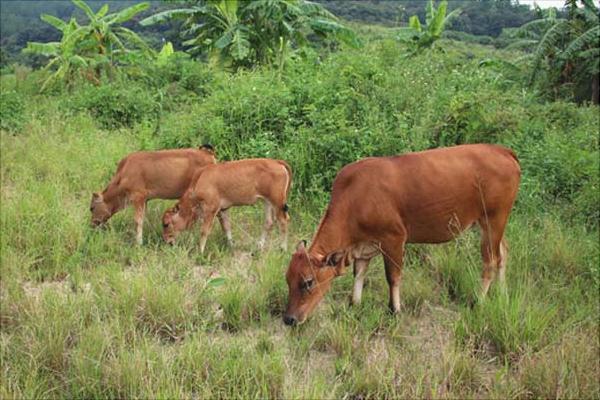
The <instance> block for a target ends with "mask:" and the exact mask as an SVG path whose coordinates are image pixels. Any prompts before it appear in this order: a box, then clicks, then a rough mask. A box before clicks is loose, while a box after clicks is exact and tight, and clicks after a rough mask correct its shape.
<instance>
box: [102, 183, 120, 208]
mask: <svg viewBox="0 0 600 400" xmlns="http://www.w3.org/2000/svg"><path fill="white" fill-rule="evenodd" d="M102 200H103V201H104V203H106V204H107V205H108V208H109V209H110V213H111V215H112V214H114V213H116V212H117V211H119V210H120V209H122V208H123V207H124V203H125V201H124V193H122V192H121V191H120V190H119V189H118V188H117V187H115V186H114V185H109V186H108V187H107V188H106V189H105V190H104V192H102Z"/></svg>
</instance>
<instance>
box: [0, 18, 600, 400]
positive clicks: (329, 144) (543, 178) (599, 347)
mask: <svg viewBox="0 0 600 400" xmlns="http://www.w3.org/2000/svg"><path fill="white" fill-rule="evenodd" d="M360 29H362V30H363V33H364V34H365V35H368V36H369V37H371V38H372V39H371V40H369V41H368V42H367V43H366V44H365V46H364V47H363V48H361V49H348V48H342V49H340V50H339V51H337V52H334V53H332V54H330V55H328V56H327V57H322V56H321V55H320V54H319V53H318V52H316V51H311V50H307V51H306V52H305V54H304V56H303V57H297V58H292V59H290V60H289V63H288V65H286V71H285V73H284V74H283V75H281V74H279V73H278V72H277V71H273V70H271V69H269V68H256V69H253V70H251V71H246V70H241V71H239V72H237V73H235V74H230V73H226V72H223V71H218V70H214V69H212V68H210V67H209V66H207V65H206V64H202V63H198V62H195V61H191V60H189V59H187V58H185V57H174V58H173V59H172V60H171V61H170V63H169V65H168V66H161V65H155V66H149V67H147V68H150V67H152V68H153V69H152V71H151V73H150V72H148V70H144V69H142V68H141V67H139V68H137V69H136V67H135V66H134V67H130V69H129V71H128V73H127V74H126V75H125V74H123V75H122V76H119V77H117V78H116V79H115V80H114V81H112V82H110V83H107V84H106V85H104V86H99V87H96V86H93V85H85V84H81V85H78V86H76V87H75V88H74V89H72V90H71V91H68V90H66V89H65V90H55V91H53V92H51V93H48V94H44V95H40V94H38V88H39V82H40V79H41V78H42V77H43V76H42V73H41V72H38V71H35V72H31V71H28V70H17V71H15V73H12V74H6V75H3V76H2V108H1V109H2V130H1V133H0V135H1V136H0V139H1V146H2V147H1V149H2V154H1V159H0V171H1V176H2V180H1V183H2V185H1V208H0V216H1V229H2V235H1V243H0V245H1V247H0V250H1V265H0V275H1V280H0V304H1V309H0V324H1V325H0V361H1V366H0V397H1V398H4V399H8V398H65V397H67V398H97V397H111V398H225V397H226V398H276V397H277V398H280V397H284V398H348V399H367V398H373V399H375V398H414V397H427V398H599V397H600V384H599V382H600V363H599V359H600V354H599V352H600V344H599V334H600V332H599V326H598V315H599V312H600V309H599V308H600V307H599V303H598V300H599V298H598V293H599V290H600V269H599V262H600V259H599V258H600V254H599V243H598V218H599V215H600V205H599V203H600V201H599V189H600V188H599V180H600V177H599V171H598V165H599V164H598V163H599V159H598V157H599V152H598V128H599V124H600V121H599V116H598V108H597V106H592V105H585V104H584V105H577V104H574V103H569V102H566V101H557V102H552V103H549V102H544V101H542V100H540V99H539V98H538V97H536V95H535V93H534V92H533V91H531V90H526V89H524V88H523V87H522V85H521V82H520V81H519V77H515V76H514V75H513V73H514V71H510V70H508V71H507V70H501V69H498V68H494V67H488V66H485V65H481V63H480V62H481V60H484V59H488V60H489V59H495V60H510V59H514V58H516V57H518V56H519V54H516V53H511V52H505V51H500V50H494V49H492V48H489V47H485V46H479V45H474V44H468V45H466V44H463V43H460V42H454V41H449V40H445V41H443V48H444V49H445V50H444V51H431V52H425V53H420V54H413V55H411V56H410V57H407V56H406V54H407V51H406V48H405V47H404V45H402V44H400V43H398V42H397V41H395V40H393V39H391V38H390V36H389V34H388V31H387V30H386V29H384V28H369V27H363V28H360ZM205 142H210V143H212V144H213V145H214V146H215V147H216V151H217V156H218V158H219V159H221V160H228V159H238V158H249V157H273V158H281V159H285V160H287V161H288V162H289V163H290V164H291V166H292V168H293V170H294V182H293V188H292V195H291V201H290V210H291V211H290V214H291V218H292V219H291V225H290V228H291V235H290V248H292V249H293V248H294V245H295V243H296V242H297V241H298V240H300V239H309V240H310V238H311V236H312V234H313V233H314V231H315V229H316V227H317V224H318V221H319V218H320V216H321V215H322V212H323V211H324V208H325V206H326V204H327V201H328V193H329V189H330V185H331V182H332V180H333V178H334V176H335V174H336V173H337V171H338V170H339V169H340V168H341V167H342V166H343V165H345V164H346V163H349V162H352V161H354V160H357V159H360V158H362V157H366V156H381V155H389V154H399V153H404V152H408V151H415V150H422V149H426V148H431V147H438V146H449V145H453V144H458V143H473V142H491V143H501V144H504V145H507V146H509V147H511V148H512V149H514V150H515V152H516V153H517V154H518V156H519V159H520V162H521V167H522V171H523V175H522V183H521V188H520V193H519V197H518V200H517V204H516V205H515V209H514V211H513V214H512V216H511V219H510V222H509V225H508V231H507V239H508V243H509V261H508V267H507V291H506V292H502V291H501V290H499V289H498V288H497V287H496V286H494V285H493V286H492V290H491V293H490V296H489V297H488V298H487V299H486V300H485V301H481V302H479V301H477V296H476V294H477V292H478V290H479V279H480V274H481V262H480V256H479V239H478V235H479V234H478V232H476V231H470V232H467V233H466V234H465V235H463V236H461V237H460V238H458V239H457V240H456V241H454V242H451V243H448V244H445V245H436V246H433V245H430V246H425V245H414V246H409V248H408V251H407V257H406V261H405V267H404V271H405V272H404V276H403V283H402V289H401V302H402V308H403V311H402V313H401V314H400V315H398V316H392V315H390V314H389V312H388V309H387V284H386V282H385V276H384V272H383V265H382V261H381V260H380V259H378V260H377V261H376V262H375V263H374V264H372V266H371V268H370V269H369V271H368V274H367V279H366V283H365V290H364V294H363V303H362V304H361V305H360V306H357V307H351V306H349V298H350V294H351V288H352V281H353V279H352V276H351V273H347V274H346V275H345V276H343V277H342V278H339V279H338V280H337V281H336V282H335V283H334V284H333V288H332V290H331V291H330V293H329V294H328V295H327V296H326V298H325V300H324V301H323V303H322V304H321V305H320V306H319V308H318V310H317V311H316V312H315V313H314V315H313V316H312V317H311V318H310V319H309V320H308V321H307V322H306V323H305V324H303V325H301V326H299V327H297V328H294V329H290V328H288V327H286V326H284V324H283V323H282V321H281V318H282V312H283V311H284V309H285V304H286V301H287V286H286V282H285V278H284V274H285V270H286V267H287V264H288V262H289V259H290V254H291V253H290V252H283V251H281V250H279V249H278V246H277V244H278V241H277V239H278V237H277V232H274V233H273V234H272V236H271V241H270V244H269V246H268V247H267V250H265V251H264V252H262V253H261V252H258V251H257V247H256V239H257V237H258V232H260V229H261V224H262V210H261V207H258V206H257V207H254V208H251V207H247V208H239V209H233V210H232V212H231V220H232V224H233V235H234V240H235V241H236V247H235V249H234V250H233V251H231V250H229V249H228V248H227V246H226V241H225V237H224V235H223V233H222V232H221V230H220V228H215V229H214V231H213V233H212V234H211V236H210V237H209V241H208V246H207V250H206V253H205V254H204V255H203V256H201V255H200V254H199V252H198V232H197V230H193V231H190V232H188V233H186V234H185V235H184V236H183V237H182V238H181V240H179V241H178V243H177V244H176V245H175V246H174V247H169V246H166V245H164V244H163V243H162V239H161V236H160V229H161V226H160V216H161V215H162V212H163V211H164V210H165V209H166V208H167V207H168V206H169V205H170V204H172V202H167V201H158V200H155V201H152V202H150V203H149V207H148V213H147V221H146V225H145V232H144V234H145V237H144V240H145V243H144V245H143V246H136V245H135V244H134V243H135V239H134V223H133V217H132V210H131V209H128V210H126V211H124V212H121V213H119V214H117V215H116V216H114V217H113V218H112V220H111V221H110V222H109V226H108V228H107V229H106V230H101V231H95V230H92V229H91V228H90V226H89V210H88V207H89V201H90V197H91V193H92V192H93V191H98V190H101V189H102V188H103V187H104V186H105V185H106V184H107V182H108V181H109V179H110V177H111V176H112V174H113V173H114V171H115V169H116V165H117V163H118V161H119V160H120V159H121V158H122V157H123V156H125V155H126V154H128V153H129V152H131V151H135V150H140V149H162V148H177V147H187V146H198V145H200V144H202V143H205Z"/></svg>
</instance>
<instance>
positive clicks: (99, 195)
mask: <svg viewBox="0 0 600 400" xmlns="http://www.w3.org/2000/svg"><path fill="white" fill-rule="evenodd" d="M102 200H103V199H102V193H92V202H94V203H101V202H102Z"/></svg>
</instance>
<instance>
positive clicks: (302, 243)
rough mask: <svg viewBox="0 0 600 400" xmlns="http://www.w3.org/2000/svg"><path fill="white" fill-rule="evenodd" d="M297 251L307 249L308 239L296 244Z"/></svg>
mask: <svg viewBox="0 0 600 400" xmlns="http://www.w3.org/2000/svg"><path fill="white" fill-rule="evenodd" d="M296 251H306V240H301V241H299V242H298V244H297V245H296Z"/></svg>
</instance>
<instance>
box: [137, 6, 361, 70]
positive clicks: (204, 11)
mask: <svg viewBox="0 0 600 400" xmlns="http://www.w3.org/2000/svg"><path fill="white" fill-rule="evenodd" d="M173 18H181V19H184V20H185V22H184V26H185V28H186V30H185V31H184V32H183V34H184V35H185V36H188V37H191V38H190V39H189V40H187V41H186V42H184V44H185V45H186V46H188V47H189V49H188V51H189V52H191V53H203V54H206V55H208V56H209V58H211V59H216V60H218V61H219V62H220V63H221V64H223V65H224V66H231V67H233V68H239V67H250V66H253V65H256V64H273V63H277V65H278V66H279V68H280V69H281V68H283V63H284V60H285V57H286V54H287V53H288V52H289V50H290V49H293V48H299V47H303V46H306V45H308V44H309V40H308V35H309V34H315V35H317V36H320V37H334V38H335V39H339V40H340V41H343V42H346V43H348V44H350V45H357V44H358V41H357V39H356V37H355V36H354V34H353V32H352V31H351V30H349V29H348V28H346V27H344V26H343V25H341V24H340V23H339V22H338V21H337V19H336V17H335V16H333V15H332V14H331V13H329V12H328V11H327V10H325V9H324V8H323V7H322V6H321V5H319V4H316V3H312V2H309V1H305V0H256V1H248V0H199V1H197V2H196V3H195V4H194V5H193V6H191V7H188V8H183V9H175V10H168V11H164V12H161V13H158V14H156V15H153V16H151V17H148V18H146V19H144V20H143V21H141V22H140V23H141V24H142V25H151V24H156V23H160V22H164V21H167V20H170V19H173Z"/></svg>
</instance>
